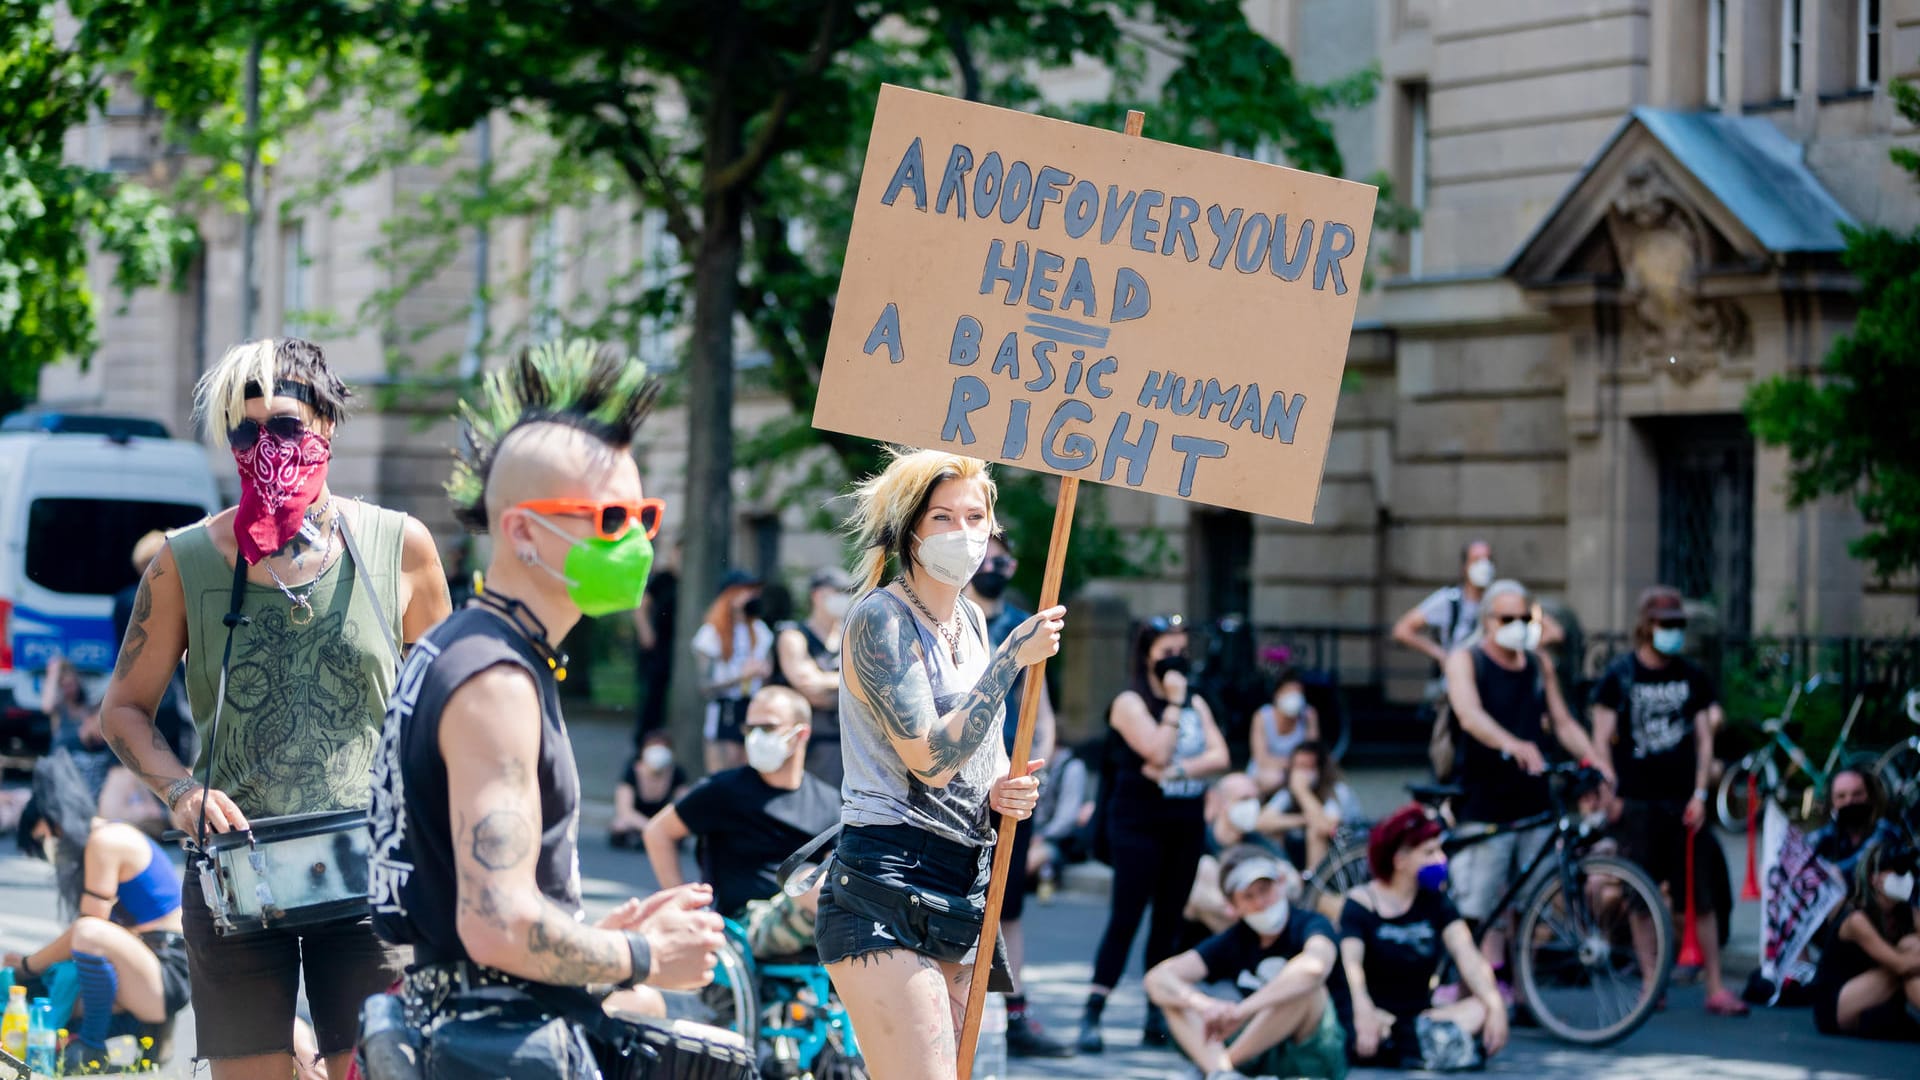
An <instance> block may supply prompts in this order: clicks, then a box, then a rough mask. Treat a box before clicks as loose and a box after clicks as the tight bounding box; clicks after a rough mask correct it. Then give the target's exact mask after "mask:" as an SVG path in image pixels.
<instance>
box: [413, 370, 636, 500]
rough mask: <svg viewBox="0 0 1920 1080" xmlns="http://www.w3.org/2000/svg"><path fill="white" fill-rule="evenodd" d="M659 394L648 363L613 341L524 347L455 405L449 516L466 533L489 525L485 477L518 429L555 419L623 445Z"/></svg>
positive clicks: (609, 444)
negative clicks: (456, 419)
mask: <svg viewBox="0 0 1920 1080" xmlns="http://www.w3.org/2000/svg"><path fill="white" fill-rule="evenodd" d="M659 395H660V381H659V380H658V379H654V378H650V377H649V376H648V375H647V367H646V365H645V364H642V363H640V362H639V361H637V360H631V359H629V358H628V357H627V356H626V355H625V354H624V353H622V352H620V351H619V350H618V349H616V348H614V347H613V346H611V345H602V344H598V343H596V342H592V341H586V340H582V339H578V338H574V339H569V340H564V341H550V342H546V343H544V344H541V345H535V346H532V347H530V348H526V349H522V350H521V351H520V355H518V356H516V357H515V358H514V360H513V362H512V363H511V364H509V365H507V367H506V369H505V370H503V371H496V372H493V373H492V374H490V375H488V376H487V377H486V379H485V380H484V382H483V383H482V384H481V388H480V392H479V393H478V394H477V395H475V396H473V397H471V398H469V399H467V400H463V401H462V402H461V403H460V445H459V447H458V448H457V449H456V450H455V451H454V456H455V458H456V461H455V462H454V466H453V478H452V479H450V480H448V481H447V494H448V495H449V496H450V497H451V498H452V500H453V515H454V517H455V518H457V519H459V521H460V523H461V524H463V525H465V526H466V527H467V529H468V530H469V531H470V532H476V533H484V532H486V531H487V478H488V476H490V475H491V474H492V472H493V462H494V457H495V455H496V454H497V453H498V451H499V449H500V446H501V444H503V443H504V442H506V440H507V437H508V436H509V435H511V434H513V433H514V432H515V431H516V430H518V429H520V428H521V427H524V426H526V425H528V424H560V425H563V426H565V427H571V428H575V429H577V430H580V431H584V432H586V433H587V434H588V435H591V436H593V437H594V438H596V439H598V440H600V441H601V442H602V443H605V444H606V445H607V447H608V448H609V449H613V450H625V449H627V447H629V446H632V445H633V440H634V436H636V435H638V434H639V433H640V425H641V423H642V422H643V421H645V420H646V418H647V413H649V412H650V411H652V409H653V403H654V400H655V399H656V398H658V397H659Z"/></svg>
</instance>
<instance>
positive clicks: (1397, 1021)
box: [1340, 806, 1507, 1068]
mask: <svg viewBox="0 0 1920 1080" xmlns="http://www.w3.org/2000/svg"><path fill="white" fill-rule="evenodd" d="M1440 831H1441V827H1440V822H1439V821H1438V820H1437V819H1435V818H1434V817H1433V816H1432V815H1431V814H1429V813H1428V812H1427V811H1426V809H1425V808H1424V807H1420V806H1406V807H1402V808H1401V809H1399V810H1397V811H1395V812H1394V814H1393V816H1391V817H1389V818H1387V819H1386V820H1385V821H1383V822H1381V823H1380V824H1378V825H1376V826H1374V828H1373V832H1372V833H1371V834H1370V835H1369V836H1368V838H1367V867H1368V869H1370V870H1371V871H1372V872H1373V879H1372V880H1371V881H1369V882H1367V883H1366V884H1365V885H1362V886H1359V887H1358V888H1355V889H1354V890H1352V891H1351V892H1349V893H1348V894H1347V896H1346V907H1345V909H1344V910H1343V911H1342V912H1341V913H1340V933H1341V935H1342V938H1341V941H1340V959H1341V961H1342V966H1343V967H1344V969H1345V971H1346V975H1347V987H1348V989H1349V990H1350V991H1351V992H1352V994H1353V1039H1354V1057H1355V1059H1356V1063H1357V1064H1363V1065H1373V1066H1379V1067H1383V1068H1418V1067H1421V1066H1422V1065H1423V1064H1424V1065H1425V1066H1426V1067H1428V1068H1435V1067H1440V1066H1442V1065H1445V1066H1447V1067H1453V1068H1458V1067H1463V1066H1466V1065H1469V1064H1471V1063H1472V1061H1473V1058H1474V1057H1475V1056H1476V1055H1472V1054H1471V1053H1470V1051H1471V1049H1472V1043H1471V1041H1470V1040H1471V1039H1472V1038H1473V1037H1474V1036H1476V1035H1477V1036H1479V1038H1480V1043H1481V1045H1482V1046H1483V1047H1484V1048H1485V1050H1486V1054H1487V1056H1488V1057H1491V1056H1493V1055H1494V1054H1496V1053H1499V1052H1500V1048H1501V1047H1502V1046H1505V1045H1506V1042H1507V1007H1506V1004H1505V1003H1504V1002H1503V1001H1502V1000H1501V998H1500V989H1499V987H1498V986H1497V985H1496V984H1495V983H1494V979H1493V969H1492V968H1491V967H1489V966H1488V965H1487V961H1486V958H1485V957H1483V956H1481V955H1480V950H1479V949H1478V948H1477V947H1475V945H1474V943H1473V931H1472V930H1470V929H1468V928H1467V923H1466V920H1465V919H1462V918H1461V917H1460V912H1459V910H1458V909H1456V908H1455V907H1454V906H1453V901H1452V900H1450V899H1448V898H1447V892H1446V884H1447V857H1446V855H1444V854H1442V853H1441V850H1440ZM1448 957H1450V958H1451V959H1452V960H1453V965H1454V967H1455V969H1457V970H1458V971H1459V972H1461V973H1462V981H1464V982H1465V983H1466V985H1467V988H1468V989H1469V990H1470V991H1471V992H1472V994H1473V996H1472V997H1468V998H1462V999H1461V1000H1459V1001H1456V1002H1453V1003H1452V1004H1449V1005H1443V1006H1435V1005H1434V1003H1433V986H1434V982H1435V979H1436V977H1437V976H1438V974H1439V972H1440V963H1441V961H1442V959H1444V958H1448ZM1422 1021H1425V1023H1422ZM1423 1029H1424V1032H1425V1035H1424V1037H1423ZM1446 1047H1460V1048H1462V1049H1463V1050H1465V1051H1468V1053H1466V1054H1463V1055H1462V1056H1461V1057H1459V1058H1453V1059H1451V1060H1449V1059H1447V1058H1446V1057H1445V1056H1444V1055H1445V1054H1446V1050H1445V1049H1443V1048H1446ZM1428 1048H1432V1050H1433V1051H1434V1052H1435V1056H1437V1057H1439V1058H1440V1060H1429V1055H1428V1053H1427V1050H1428ZM1456 1052H1458V1051H1456Z"/></svg>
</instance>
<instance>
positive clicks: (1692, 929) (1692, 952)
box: [1676, 826, 1706, 967]
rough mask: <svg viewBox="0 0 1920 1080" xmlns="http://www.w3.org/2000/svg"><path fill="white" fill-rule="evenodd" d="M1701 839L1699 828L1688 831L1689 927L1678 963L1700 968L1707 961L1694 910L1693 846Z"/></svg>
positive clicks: (1681, 944) (1682, 940) (1684, 935)
mask: <svg viewBox="0 0 1920 1080" xmlns="http://www.w3.org/2000/svg"><path fill="white" fill-rule="evenodd" d="M1699 838H1700V829H1699V827H1698V826H1696V827H1694V828H1691V829H1688V830H1687V925H1686V929H1685V930H1684V931H1683V932H1682V933H1681V935H1680V957H1679V959H1678V960H1677V961H1676V963H1679V964H1683V965H1685V966H1687V967H1699V966H1700V965H1701V964H1702V963H1704V962H1705V961H1706V957H1705V955H1704V954H1702V953H1701V951H1700V929H1699V926H1698V921H1699V920H1698V919H1696V918H1695V916H1694V910H1693V845H1694V842H1695V841H1696V840H1698V839H1699Z"/></svg>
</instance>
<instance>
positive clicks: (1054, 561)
mask: <svg viewBox="0 0 1920 1080" xmlns="http://www.w3.org/2000/svg"><path fill="white" fill-rule="evenodd" d="M1146 122H1147V115H1146V114H1145V113H1143V112H1140V111H1139V110H1129V111H1128V113H1127V125H1126V129H1125V130H1126V133H1127V134H1128V135H1131V136H1134V137H1136V138H1137V137H1138V136H1139V135H1140V132H1141V129H1142V128H1144V127H1145V126H1146ZM1079 497H1080V480H1079V478H1078V477H1073V476H1065V477H1061V479H1060V497H1059V499H1058V500H1057V501H1056V502H1055V503H1054V504H1053V536H1052V538H1051V539H1050V540H1049V541H1048V542H1047V569H1046V573H1045V574H1044V575H1043V576H1042V577H1041V579H1040V603H1039V610H1041V611H1045V610H1047V609H1048V608H1050V607H1053V606H1054V605H1056V604H1058V603H1059V602H1060V577H1061V574H1062V573H1064V572H1065V570H1066V567H1067V541H1068V540H1069V539H1071V537H1072V535H1073V504H1074V502H1075V501H1077V500H1078V499H1079ZM1046 680H1047V662H1046V661H1045V660H1042V661H1040V662H1039V663H1037V664H1035V665H1033V667H1031V668H1029V669H1028V670H1027V683H1026V690H1025V692H1024V693H1022V694H1021V695H1020V728H1019V730H1018V732H1016V733H1015V735H1014V737H1013V754H1012V765H1011V767H1010V768H1009V769H1008V772H1009V773H1011V774H1012V775H1014V776H1019V775H1021V774H1022V773H1024V772H1026V769H1027V756H1028V755H1029V754H1031V753H1032V752H1033V724H1034V720H1035V718H1037V717H1038V716H1039V714H1040V694H1041V691H1042V688H1043V687H1045V686H1046ZM1018 825H1019V823H1018V822H1016V821H1015V820H1014V819H1012V818H1010V817H1006V816H1004V815H1003V816H1002V817H1001V818H1000V835H999V839H998V841H997V842H996V843H995V844H994V845H993V876H992V877H991V878H989V879H988V881H987V912H986V918H985V919H984V920H983V921H982V922H981V923H980V948H979V952H978V954H977V955H976V956H975V957H974V961H973V981H972V982H971V983H970V984H969V985H968V987H967V1012H966V1016H965V1019H964V1020H963V1021H962V1023H961V1025H960V1044H959V1047H958V1050H959V1054H960V1070H959V1080H973V1057H974V1050H975V1049H976V1048H977V1045H978V1043H979V1038H980V1018H981V1015H982V1012H983V1010H984V1009H985V1006H986V1003H987V982H988V980H989V978H990V977H991V975H992V971H993V944H994V939H995V938H996V937H998V936H999V933H1000V905H1001V903H1002V901H1004V900H1005V899H1006V893H1007V880H1008V878H1009V877H1010V876H1011V875H1010V872H1011V870H1012V866H1013V831H1014V829H1015V828H1017V827H1018ZM1020 869H1021V872H1022V873H1024V872H1025V870H1026V868H1025V867H1021V868H1020Z"/></svg>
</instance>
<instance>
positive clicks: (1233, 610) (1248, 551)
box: [1188, 507, 1272, 619]
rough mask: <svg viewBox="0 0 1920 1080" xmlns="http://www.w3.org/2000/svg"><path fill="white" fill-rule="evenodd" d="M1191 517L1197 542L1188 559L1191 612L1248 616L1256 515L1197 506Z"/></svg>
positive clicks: (1207, 615) (1204, 616)
mask: <svg viewBox="0 0 1920 1080" xmlns="http://www.w3.org/2000/svg"><path fill="white" fill-rule="evenodd" d="M1190 520H1191V521H1192V523H1193V529H1194V532H1195V534H1196V535H1197V539H1198V543H1197V544H1195V545H1194V547H1195V548H1196V551H1197V554H1196V556H1195V557H1194V558H1193V559H1191V560H1189V561H1188V566H1189V571H1190V575H1191V576H1190V578H1189V581H1188V587H1189V589H1190V590H1191V592H1190V593H1189V595H1190V596H1192V598H1193V603H1192V604H1191V605H1190V607H1189V609H1188V614H1189V615H1192V616H1194V617H1196V618H1200V619H1220V618H1225V617H1226V616H1228V615H1238V616H1240V617H1241V618H1246V617H1247V616H1248V615H1250V614H1252V612H1253V518H1252V517H1250V516H1248V515H1247V514H1246V513H1245V512H1244V511H1240V510H1215V509H1212V508H1204V509H1203V508H1200V507H1195V508H1194V511H1193V517H1192V518H1191V519H1190ZM1267 614H1268V615H1271V614H1272V613H1271V612H1269V613H1267Z"/></svg>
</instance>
